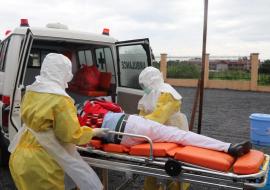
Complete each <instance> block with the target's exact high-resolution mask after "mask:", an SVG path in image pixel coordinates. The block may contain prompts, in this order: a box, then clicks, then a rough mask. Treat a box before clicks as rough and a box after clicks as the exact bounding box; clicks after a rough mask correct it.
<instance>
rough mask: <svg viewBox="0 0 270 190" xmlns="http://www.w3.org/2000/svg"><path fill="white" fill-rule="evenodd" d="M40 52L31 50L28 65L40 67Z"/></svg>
mask: <svg viewBox="0 0 270 190" xmlns="http://www.w3.org/2000/svg"><path fill="white" fill-rule="evenodd" d="M40 66H41V64H40V54H39V52H31V53H30V56H29V59H28V64H27V67H38V68H39V67H40Z"/></svg>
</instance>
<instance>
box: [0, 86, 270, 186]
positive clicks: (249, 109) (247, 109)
mask: <svg viewBox="0 0 270 190" xmlns="http://www.w3.org/2000/svg"><path fill="white" fill-rule="evenodd" d="M177 90H178V91H179V92H180V93H181V95H182V96H183V104H182V112H183V113H186V115H187V117H188V119H189V118H190V115H191V110H192V105H193V100H194V96H195V89H194V88H177ZM269 102H270V93H257V92H249V91H233V90H213V89H207V90H205V93H204V107H203V122H202V134H204V135H207V136H210V137H213V138H217V139H220V140H223V141H227V142H232V143H237V142H240V141H242V140H248V139H249V116H250V114H252V113H268V114H270V103H269ZM196 130H197V129H196V124H195V128H194V131H196ZM256 149H259V150H263V151H264V152H266V153H268V154H270V148H269V147H268V148H267V147H264V148H263V147H259V146H257V147H256ZM124 179H125V177H124V174H123V173H121V172H114V171H110V173H109V184H110V189H111V190H113V189H115V188H116V187H117V186H118V185H119V184H121V181H122V180H124ZM142 184H143V178H142V177H141V176H140V177H138V178H137V179H136V180H135V183H132V184H130V185H129V187H127V188H126V189H134V190H135V189H142ZM0 189H1V190H15V187H14V184H13V182H12V179H11V177H10V174H9V171H8V169H7V168H0ZM191 189H192V190H203V189H209V188H205V187H202V186H195V185H192V188H191ZM214 189H216V188H213V190H214Z"/></svg>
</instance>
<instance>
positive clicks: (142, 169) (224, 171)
mask: <svg viewBox="0 0 270 190" xmlns="http://www.w3.org/2000/svg"><path fill="white" fill-rule="evenodd" d="M110 133H113V134H121V135H128V136H133V137H137V138H145V139H146V141H148V143H145V144H140V145H135V146H132V147H125V146H123V145H121V144H102V142H101V141H100V140H92V141H91V142H90V143H89V144H88V145H87V146H86V147H78V149H79V150H80V152H81V153H82V156H83V158H84V160H86V161H87V162H88V163H89V164H90V165H92V166H95V167H100V168H104V169H112V170H119V171H125V172H132V173H135V174H143V175H149V176H155V177H158V178H163V179H164V178H165V179H174V180H178V181H187V182H190V183H201V184H204V185H209V186H218V187H225V188H226V189H227V188H228V189H243V188H244V187H246V186H249V187H255V188H258V187H264V186H265V184H266V180H267V175H268V170H269V156H268V155H265V154H264V153H262V152H260V151H257V150H251V151H250V152H249V153H248V154H246V155H244V156H242V157H240V158H238V159H234V158H233V157H232V156H230V155H228V154H226V153H224V152H218V151H213V150H209V149H204V148H199V147H192V146H180V145H178V144H175V143H152V141H151V140H150V139H149V138H148V137H146V136H140V135H133V134H127V133H120V132H114V131H111V132H110Z"/></svg>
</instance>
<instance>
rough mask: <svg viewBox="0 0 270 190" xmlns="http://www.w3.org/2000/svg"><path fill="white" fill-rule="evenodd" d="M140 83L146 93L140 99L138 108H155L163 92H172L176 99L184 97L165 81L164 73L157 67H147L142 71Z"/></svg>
mask: <svg viewBox="0 0 270 190" xmlns="http://www.w3.org/2000/svg"><path fill="white" fill-rule="evenodd" d="M139 84H140V85H141V87H142V89H143V90H144V91H145V93H144V95H143V97H142V98H141V100H140V101H139V104H138V109H140V108H144V109H146V110H153V109H154V107H155V106H156V103H157V99H158V98H159V96H160V93H162V92H167V93H170V94H171V95H172V96H173V98H174V99H176V100H179V101H181V99H182V96H181V95H180V94H179V93H178V92H177V91H176V90H175V89H174V88H173V87H172V86H171V85H169V84H167V83H164V80H163V76H162V73H161V72H160V71H159V70H158V69H157V68H155V67H146V68H145V69H144V70H143V71H142V72H141V73H140V75H139Z"/></svg>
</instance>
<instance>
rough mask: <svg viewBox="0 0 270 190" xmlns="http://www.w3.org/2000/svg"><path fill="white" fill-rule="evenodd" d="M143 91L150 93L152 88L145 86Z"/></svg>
mask: <svg viewBox="0 0 270 190" xmlns="http://www.w3.org/2000/svg"><path fill="white" fill-rule="evenodd" d="M143 91H144V93H145V94H150V92H151V91H152V89H151V88H144V89H143Z"/></svg>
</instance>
